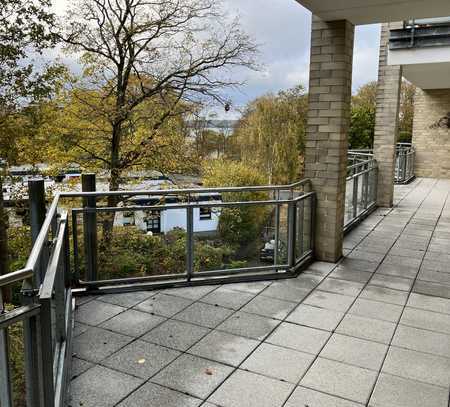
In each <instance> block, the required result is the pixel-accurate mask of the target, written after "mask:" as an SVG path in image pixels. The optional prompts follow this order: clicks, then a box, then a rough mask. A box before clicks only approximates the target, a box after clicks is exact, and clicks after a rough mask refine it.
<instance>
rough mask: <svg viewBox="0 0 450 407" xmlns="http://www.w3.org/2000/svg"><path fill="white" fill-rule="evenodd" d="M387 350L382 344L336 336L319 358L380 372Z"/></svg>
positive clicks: (331, 339)
mask: <svg viewBox="0 0 450 407" xmlns="http://www.w3.org/2000/svg"><path fill="white" fill-rule="evenodd" d="M387 349H388V347H387V345H383V344H381V343H376V342H371V341H366V340H364V339H359V338H354V337H351V336H344V335H339V334H334V335H333V336H332V337H331V338H330V340H329V341H328V343H327V344H326V345H325V347H324V348H323V350H322V352H320V355H319V356H320V357H323V358H327V359H332V360H336V361H337V362H344V363H347V364H349V365H355V366H359V367H363V368H366V369H371V370H375V371H378V370H379V369H380V367H381V364H382V363H383V360H384V357H385V355H386V352H387Z"/></svg>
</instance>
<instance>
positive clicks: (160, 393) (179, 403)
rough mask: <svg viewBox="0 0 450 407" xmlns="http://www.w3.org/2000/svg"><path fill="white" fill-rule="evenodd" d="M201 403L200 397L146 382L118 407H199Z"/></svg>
mask: <svg viewBox="0 0 450 407" xmlns="http://www.w3.org/2000/svg"><path fill="white" fill-rule="evenodd" d="M149 403H150V404H149ZM200 404H202V400H200V399H197V398H194V397H191V396H188V395H186V394H183V393H179V392H177V391H174V390H171V389H168V388H167V387H162V386H159V385H157V384H154V383H146V384H144V385H143V386H142V387H140V388H139V389H138V390H136V391H135V392H134V393H132V394H131V395H130V396H129V397H127V398H126V399H125V400H124V401H122V402H121V403H120V404H119V405H118V407H149V406H155V407H199V406H200Z"/></svg>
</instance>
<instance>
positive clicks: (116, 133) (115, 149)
mask: <svg viewBox="0 0 450 407" xmlns="http://www.w3.org/2000/svg"><path fill="white" fill-rule="evenodd" d="M121 131H122V129H121V125H120V124H117V125H115V126H113V142H112V146H111V167H110V172H111V174H110V178H109V190H110V191H118V190H119V186H120V162H119V151H120V138H121ZM118 202H119V198H118V197H117V196H108V199H107V203H108V206H109V207H115V206H117V204H118ZM102 224H103V239H102V246H103V249H104V250H105V251H109V249H110V248H111V241H112V233H113V226H114V212H111V213H105V214H104V218H103V222H102Z"/></svg>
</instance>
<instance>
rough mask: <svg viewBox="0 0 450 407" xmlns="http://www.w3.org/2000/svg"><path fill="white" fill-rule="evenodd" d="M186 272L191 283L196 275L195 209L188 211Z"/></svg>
mask: <svg viewBox="0 0 450 407" xmlns="http://www.w3.org/2000/svg"><path fill="white" fill-rule="evenodd" d="M186 216H187V219H186V272H187V280H188V281H191V279H192V275H193V273H194V208H192V207H188V208H187V209H186Z"/></svg>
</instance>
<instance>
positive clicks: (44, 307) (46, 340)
mask: <svg viewBox="0 0 450 407" xmlns="http://www.w3.org/2000/svg"><path fill="white" fill-rule="evenodd" d="M40 322H41V324H40V325H41V338H40V339H41V355H42V385H43V398H44V405H45V407H54V405H55V388H54V374H53V373H54V372H53V359H54V355H53V337H52V311H51V300H50V299H45V300H43V299H41V318H40Z"/></svg>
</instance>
